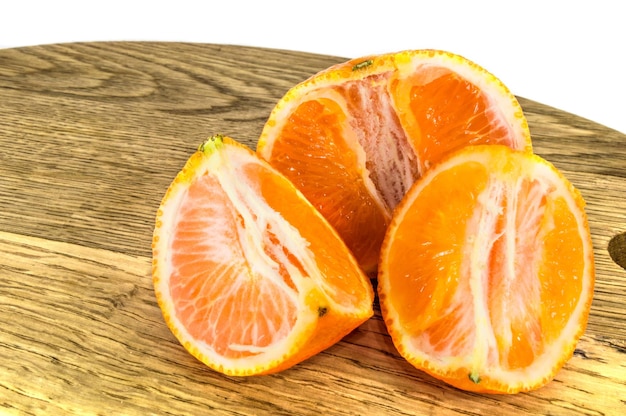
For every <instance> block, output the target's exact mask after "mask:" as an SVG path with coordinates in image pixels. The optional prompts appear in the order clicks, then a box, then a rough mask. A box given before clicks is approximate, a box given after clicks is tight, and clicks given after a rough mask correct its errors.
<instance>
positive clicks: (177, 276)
mask: <svg viewBox="0 0 626 416" xmlns="http://www.w3.org/2000/svg"><path fill="white" fill-rule="evenodd" d="M186 198H187V199H188V201H187V202H185V203H183V204H182V206H184V207H188V208H187V209H188V210H189V211H187V212H184V213H182V214H181V216H180V217H181V218H182V219H180V220H179V221H178V223H177V224H176V227H175V229H174V235H173V237H172V241H173V243H172V247H171V252H172V264H173V266H174V270H173V272H172V275H171V277H170V290H171V296H172V298H173V299H175V302H174V305H175V307H176V314H177V316H178V318H179V319H180V321H181V322H184V323H185V327H186V328H187V330H188V331H189V333H190V335H191V336H192V337H193V338H195V339H198V340H202V341H204V342H206V343H207V344H209V346H211V347H212V348H213V349H215V350H216V352H217V353H219V354H220V355H223V356H225V357H229V358H238V357H242V356H246V355H251V354H252V353H251V352H250V351H244V350H243V349H242V350H239V349H237V348H235V349H233V348H232V347H231V346H232V345H241V346H254V347H264V346H268V345H270V344H271V343H273V342H275V341H277V339H280V338H281V337H283V336H285V335H286V334H287V333H288V332H289V329H290V328H291V327H292V326H293V324H294V322H295V318H296V313H297V306H296V305H295V304H294V303H293V302H291V301H290V300H289V299H288V297H287V296H285V294H284V292H283V290H282V289H281V288H279V287H278V286H277V285H276V284H275V283H274V282H273V281H272V280H271V279H266V278H263V277H261V276H258V275H256V274H255V272H254V270H253V269H251V267H250V265H249V264H247V263H246V262H245V257H244V254H243V250H242V247H241V244H240V239H239V236H238V232H241V227H242V224H241V220H240V218H238V216H237V215H236V211H235V209H234V207H233V205H232V204H231V202H230V201H229V199H228V198H227V196H226V194H225V193H224V191H223V190H222V189H221V187H220V185H219V183H218V182H217V180H216V179H215V178H213V177H211V176H209V175H204V176H202V177H201V178H199V179H198V180H195V181H194V182H192V184H191V185H190V187H189V189H188V193H187V195H186ZM190 201H193V202H190ZM225 257H226V258H225ZM220 283H223V284H220ZM245 304H250V305H255V307H254V308H249V309H246V308H241V307H240V305H245Z"/></svg>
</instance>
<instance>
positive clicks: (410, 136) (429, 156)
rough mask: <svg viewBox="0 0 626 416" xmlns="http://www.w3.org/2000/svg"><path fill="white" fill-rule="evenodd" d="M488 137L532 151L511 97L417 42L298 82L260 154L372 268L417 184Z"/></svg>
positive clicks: (488, 78)
mask: <svg viewBox="0 0 626 416" xmlns="http://www.w3.org/2000/svg"><path fill="white" fill-rule="evenodd" d="M485 143H495V144H503V145H507V146H510V147H511V148H514V149H520V150H528V151H530V150H531V142H530V133H529V131H528V126H527V123H526V120H525V118H524V116H523V113H522V109H521V107H520V106H519V103H518V102H517V100H516V99H515V97H514V96H513V95H512V94H511V93H510V92H509V90H508V89H507V88H506V87H505V86H504V85H503V84H502V83H501V82H500V81H499V80H498V79H497V78H495V77H494V76H493V75H491V74H490V73H488V72H487V71H485V70H484V69H482V68H481V67H479V66H478V65H476V64H474V63H472V62H470V61H468V60H466V59H464V58H462V57H460V56H457V55H454V54H450V53H447V52H441V51H432V50H416V51H404V52H399V53H393V54H384V55H377V56H368V57H363V58H359V59H353V60H350V61H347V62H345V63H342V64H338V65H335V66H332V67H330V68H328V69H326V70H324V71H322V72H320V73H318V74H316V75H314V76H312V77H311V78H309V79H308V80H306V81H304V82H302V83H300V84H299V85H296V86H295V87H293V88H292V89H291V90H289V91H288V92H287V93H286V94H285V96H284V97H283V98H282V99H281V100H280V101H279V102H278V103H277V104H276V107H275V108H274V110H273V111H272V113H271V115H270V117H269V119H268V120H267V122H266V124H265V127H264V129H263V132H262V134H261V137H260V139H259V143H258V145H257V153H258V154H259V155H261V156H262V157H263V158H264V159H266V160H267V161H269V162H270V164H272V165H273V166H274V167H276V168H277V169H278V170H279V171H280V172H282V173H283V174H284V175H285V176H286V177H288V178H289V179H290V180H291V181H292V182H293V183H294V184H295V185H296V187H298V189H300V190H301V191H302V192H303V194H304V195H305V196H306V197H307V198H308V199H309V200H310V201H311V203H312V204H313V205H314V206H316V207H317V208H318V210H319V211H320V212H321V213H322V214H323V215H324V216H325V217H326V218H327V219H328V221H329V222H330V223H331V225H333V227H335V229H336V230H337V231H338V232H339V234H340V235H341V237H342V238H343V240H344V241H345V242H346V244H347V245H348V247H349V248H350V249H351V250H352V252H353V253H354V255H355V257H356V258H357V260H358V261H359V264H360V265H361V266H362V268H363V269H364V270H366V271H367V272H371V271H374V270H375V269H376V265H377V261H378V255H379V251H380V245H381V243H382V239H383V237H384V232H385V230H386V228H387V225H388V222H389V218H390V217H391V213H392V212H393V210H394V208H395V207H396V205H397V204H398V203H399V202H400V200H401V199H402V197H403V196H404V195H405V193H406V192H407V190H408V189H409V188H410V186H411V185H412V184H413V182H414V181H415V180H416V179H418V178H419V177H420V176H421V175H423V174H424V173H425V172H426V170H427V169H428V167H429V166H430V165H431V164H433V163H436V162H437V161H438V160H439V159H440V158H441V157H443V156H444V155H445V154H447V153H448V152H451V151H453V150H456V149H458V148H461V147H463V146H466V145H470V144H485Z"/></svg>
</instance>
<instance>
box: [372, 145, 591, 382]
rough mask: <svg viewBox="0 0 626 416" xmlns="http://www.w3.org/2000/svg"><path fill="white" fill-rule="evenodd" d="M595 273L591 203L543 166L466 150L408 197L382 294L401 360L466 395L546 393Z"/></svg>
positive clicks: (582, 318)
mask: <svg viewBox="0 0 626 416" xmlns="http://www.w3.org/2000/svg"><path fill="white" fill-rule="evenodd" d="M593 288H594V262H593V250H592V244H591V238H590V232H589V227H588V224H587V217H586V215H585V212H584V201H583V199H582V197H581V196H580V194H579V193H578V192H577V190H576V189H575V188H574V187H573V186H572V185H571V183H570V182H568V181H567V179H566V178H565V177H564V176H563V175H562V174H561V173H560V172H559V171H558V170H556V169H555V168H554V167H553V166H552V165H551V164H549V163H548V162H547V161H545V160H544V159H542V158H540V157H539V156H537V155H533V154H531V153H527V152H520V151H514V150H511V149H510V148H508V147H506V146H501V145H493V146H487V145H482V146H469V147H466V148H464V149H461V150H459V151H457V152H455V153H453V154H452V155H451V156H449V157H447V158H445V159H444V160H443V161H442V162H441V163H440V164H438V165H436V166H434V167H433V168H431V169H430V170H429V171H428V172H427V173H426V174H425V175H424V176H423V177H422V178H421V179H420V180H418V181H417V182H416V183H415V184H414V186H413V187H412V188H411V189H410V190H409V192H408V193H407V195H406V197H405V199H403V201H402V202H401V203H400V205H399V206H398V208H397V210H396V212H395V213H394V217H393V219H392V222H391V224H390V226H389V229H388V231H387V234H386V236H385V240H384V243H383V247H382V251H381V262H380V265H379V275H378V293H379V298H380V305H381V310H382V314H383V318H384V320H385V323H386V325H387V328H388V330H389V333H390V335H391V337H392V339H393V342H394V344H395V345H396V347H397V349H398V351H399V352H400V354H401V355H402V356H404V357H405V358H406V360H407V361H409V362H410V363H411V364H413V365H414V366H415V367H417V368H418V369H421V370H424V371H425V372H427V373H429V374H431V375H433V376H434V377H436V378H439V379H441V380H443V381H445V382H447V383H449V384H451V385H453V386H456V387H458V388H461V389H465V390H472V391H479V392H492V393H515V392H519V391H528V390H532V389H536V388H539V387H541V386H543V385H544V384H546V383H547V382H548V381H550V380H551V379H552V378H553V377H554V376H555V374H556V373H557V371H558V370H559V369H560V368H561V367H562V366H563V364H564V363H565V362H566V361H567V360H568V359H569V358H570V357H571V355H572V353H573V351H574V348H575V345H576V342H577V341H578V339H579V338H580V336H581V335H582V333H583V332H584V330H585V327H586V324H587V317H588V314H589V309H590V306H591V301H592V296H593Z"/></svg>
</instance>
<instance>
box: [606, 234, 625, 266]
mask: <svg viewBox="0 0 626 416" xmlns="http://www.w3.org/2000/svg"><path fill="white" fill-rule="evenodd" d="M608 250H609V255H610V256H611V258H612V259H613V261H614V262H615V263H617V264H618V265H620V266H622V268H624V269H626V232H623V233H621V234H617V235H615V236H613V238H611V241H609V247H608Z"/></svg>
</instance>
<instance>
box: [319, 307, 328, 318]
mask: <svg viewBox="0 0 626 416" xmlns="http://www.w3.org/2000/svg"><path fill="white" fill-rule="evenodd" d="M327 312H328V308H327V307H325V306H320V307H318V308H317V316H318V317H320V318H321V317H322V316H324V315H326V313H327Z"/></svg>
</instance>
